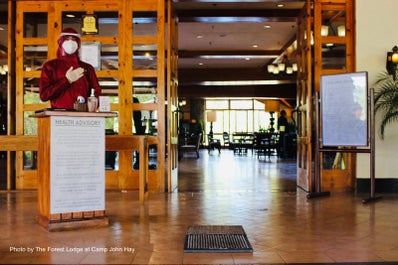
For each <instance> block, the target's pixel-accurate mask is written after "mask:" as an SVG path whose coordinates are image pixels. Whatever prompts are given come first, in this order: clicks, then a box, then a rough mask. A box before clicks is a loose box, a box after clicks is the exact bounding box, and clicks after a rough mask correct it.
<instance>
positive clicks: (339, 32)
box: [337, 25, 345, 37]
mask: <svg viewBox="0 0 398 265" xmlns="http://www.w3.org/2000/svg"><path fill="white" fill-rule="evenodd" d="M337 35H338V36H339V37H344V36H345V26H344V25H342V26H338V27H337Z"/></svg>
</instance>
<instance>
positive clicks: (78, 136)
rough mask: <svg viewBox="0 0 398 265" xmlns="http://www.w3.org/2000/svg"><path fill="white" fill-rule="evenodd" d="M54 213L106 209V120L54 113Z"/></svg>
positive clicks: (52, 136)
mask: <svg viewBox="0 0 398 265" xmlns="http://www.w3.org/2000/svg"><path fill="white" fill-rule="evenodd" d="M50 174H51V178H50V182H51V184H50V186H51V190H50V193H51V195H50V197H51V198H50V205H51V206H50V211H51V214H55V213H67V212H82V211H95V210H105V120H104V118H99V117H62V116H61V117H59V116H52V117H51V163H50Z"/></svg>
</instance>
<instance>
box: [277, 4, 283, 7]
mask: <svg viewBox="0 0 398 265" xmlns="http://www.w3.org/2000/svg"><path fill="white" fill-rule="evenodd" d="M284 6H285V5H284V4H277V5H276V7H284Z"/></svg>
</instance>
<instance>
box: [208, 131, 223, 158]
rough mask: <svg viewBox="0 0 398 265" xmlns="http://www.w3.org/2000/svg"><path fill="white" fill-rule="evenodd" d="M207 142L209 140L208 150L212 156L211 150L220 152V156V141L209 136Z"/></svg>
mask: <svg viewBox="0 0 398 265" xmlns="http://www.w3.org/2000/svg"><path fill="white" fill-rule="evenodd" d="M207 140H208V144H207V148H208V150H209V151H208V152H209V154H210V151H211V150H214V149H217V150H218V154H221V143H220V140H219V139H216V138H214V137H213V136H212V135H211V134H208V135H207Z"/></svg>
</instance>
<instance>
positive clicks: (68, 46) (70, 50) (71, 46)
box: [62, 40, 78, 54]
mask: <svg viewBox="0 0 398 265" xmlns="http://www.w3.org/2000/svg"><path fill="white" fill-rule="evenodd" d="M77 48H78V45H77V42H76V41H74V40H66V41H64V42H63V43H62V49H64V51H65V52H66V53H67V54H74V53H75V52H76V50H77Z"/></svg>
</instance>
